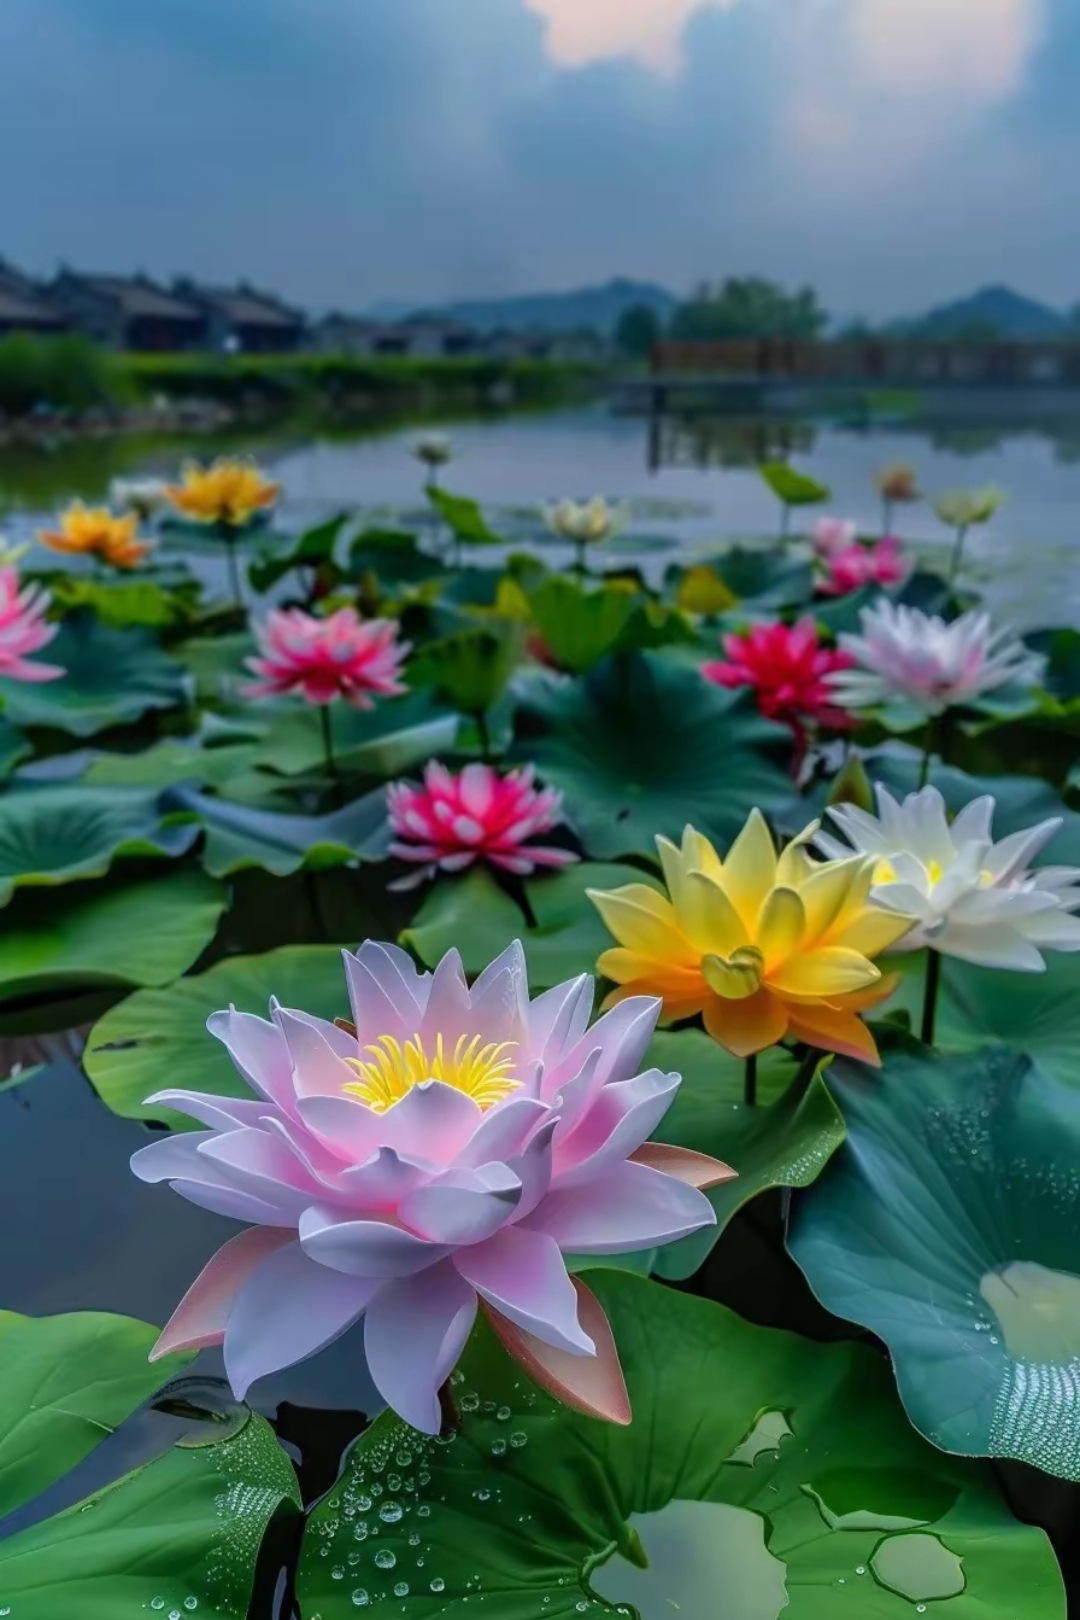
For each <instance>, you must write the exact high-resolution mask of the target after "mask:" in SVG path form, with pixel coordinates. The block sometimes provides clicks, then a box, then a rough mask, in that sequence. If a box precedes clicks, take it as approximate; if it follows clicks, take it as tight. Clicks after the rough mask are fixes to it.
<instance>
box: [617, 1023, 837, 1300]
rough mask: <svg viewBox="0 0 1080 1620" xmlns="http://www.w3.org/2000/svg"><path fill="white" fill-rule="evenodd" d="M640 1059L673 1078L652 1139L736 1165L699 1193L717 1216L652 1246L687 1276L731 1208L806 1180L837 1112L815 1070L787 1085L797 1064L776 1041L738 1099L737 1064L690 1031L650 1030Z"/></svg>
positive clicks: (741, 1068)
mask: <svg viewBox="0 0 1080 1620" xmlns="http://www.w3.org/2000/svg"><path fill="white" fill-rule="evenodd" d="M645 1061H646V1063H647V1064H648V1065H649V1066H650V1067H655V1068H658V1069H663V1070H665V1071H673V1072H675V1073H677V1074H681V1075H682V1077H683V1082H682V1085H681V1086H680V1087H679V1090H678V1091H677V1092H676V1094H675V1101H674V1103H673V1104H672V1106H671V1108H670V1109H669V1110H668V1113H667V1114H666V1115H665V1117H664V1119H663V1120H662V1121H661V1123H660V1125H659V1127H658V1128H657V1131H656V1135H657V1138H658V1139H659V1140H660V1141H662V1142H670V1143H672V1144H673V1145H674V1146H676V1147H686V1148H692V1149H694V1151H695V1152H697V1153H707V1154H709V1155H711V1157H713V1158H715V1159H720V1160H721V1161H722V1162H723V1163H724V1164H730V1165H731V1167H732V1169H734V1170H737V1171H738V1172H739V1176H738V1180H737V1181H729V1182H725V1183H724V1185H723V1186H721V1187H716V1188H714V1189H713V1191H712V1192H710V1193H709V1195H708V1196H709V1202H710V1203H711V1204H712V1206H713V1208H714V1209H715V1211H716V1217H717V1224H716V1226H714V1227H707V1228H706V1229H705V1230H704V1231H702V1232H697V1233H695V1234H694V1235H693V1236H692V1237H688V1238H684V1239H683V1240H682V1241H681V1242H680V1243H673V1244H671V1245H669V1246H668V1247H667V1248H664V1249H659V1250H657V1251H656V1257H655V1260H654V1262H653V1267H652V1269H653V1271H654V1272H655V1273H656V1275H657V1276H659V1277H665V1278H668V1279H669V1280H673V1281H681V1280H682V1279H684V1278H686V1277H691V1276H693V1274H694V1272H695V1271H697V1269H698V1267H699V1266H701V1265H702V1264H703V1263H704V1261H705V1260H706V1258H707V1257H708V1255H709V1253H710V1252H711V1250H712V1249H713V1247H714V1245H715V1244H716V1242H717V1240H718V1239H719V1237H720V1236H721V1234H722V1232H723V1230H724V1228H725V1227H726V1225H727V1223H728V1222H729V1221H730V1220H731V1218H732V1216H733V1215H735V1214H736V1213H737V1211H738V1210H740V1209H742V1208H743V1206H744V1205H745V1204H748V1203H749V1202H750V1200H751V1199H752V1198H756V1197H757V1196H758V1194H759V1193H762V1192H764V1191H766V1189H768V1188H770V1187H809V1186H810V1184H811V1183H812V1182H813V1181H815V1180H816V1179H817V1177H818V1176H819V1175H820V1174H821V1172H822V1171H823V1170H824V1168H825V1166H826V1164H827V1163H828V1162H829V1159H830V1158H831V1157H832V1155H833V1154H834V1153H835V1152H836V1150H837V1148H838V1147H839V1146H840V1145H841V1143H842V1142H843V1140H844V1121H843V1119H842V1117H841V1115H840V1111H839V1109H838V1108H837V1106H836V1104H835V1103H834V1102H833V1100H832V1097H831V1096H830V1095H829V1090H828V1087H827V1086H826V1085H825V1083H824V1081H823V1080H822V1079H821V1078H820V1076H815V1077H814V1078H813V1079H812V1080H811V1081H810V1082H809V1083H808V1084H805V1085H800V1086H798V1087H793V1086H792V1080H793V1079H794V1077H795V1073H796V1069H797V1067H798V1066H797V1064H796V1063H795V1062H794V1060H793V1059H792V1058H789V1057H788V1055H787V1053H786V1052H783V1051H782V1050H781V1049H780V1048H779V1047H776V1048H774V1049H773V1051H771V1052H767V1053H765V1054H763V1056H762V1058H761V1060H760V1063H759V1066H758V1102H757V1105H756V1106H755V1107H752V1108H748V1107H747V1106H746V1103H745V1102H744V1100H743V1088H744V1081H745V1067H746V1066H745V1064H744V1063H742V1062H741V1061H740V1060H739V1059H738V1058H733V1057H731V1056H730V1054H729V1053H727V1052H725V1051H724V1050H723V1048H722V1047H719V1046H717V1044H716V1042H715V1041H713V1040H710V1038H709V1037H708V1036H707V1035H705V1034H703V1033H701V1032H700V1031H698V1030H685V1031H680V1033H678V1034H659V1035H656V1036H655V1037H654V1038H653V1043H652V1046H651V1047H650V1048H649V1052H648V1054H647V1057H646V1060H645Z"/></svg>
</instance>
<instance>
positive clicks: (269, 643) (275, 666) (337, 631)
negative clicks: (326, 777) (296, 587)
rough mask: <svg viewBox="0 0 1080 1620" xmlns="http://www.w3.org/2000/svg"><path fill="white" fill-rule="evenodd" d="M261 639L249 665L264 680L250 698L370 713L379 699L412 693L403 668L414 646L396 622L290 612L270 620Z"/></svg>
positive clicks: (346, 612) (343, 612)
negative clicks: (293, 697) (337, 705)
mask: <svg viewBox="0 0 1080 1620" xmlns="http://www.w3.org/2000/svg"><path fill="white" fill-rule="evenodd" d="M256 634H257V636H258V640H259V657H257V658H250V659H248V668H249V669H250V670H251V671H252V672H253V674H255V675H257V676H258V677H259V678H258V680H257V681H255V682H254V683H253V684H251V685H250V686H248V687H247V689H246V695H247V696H248V697H286V696H289V695H290V694H294V693H296V694H299V695H300V696H301V697H304V698H306V699H307V701H308V702H309V703H315V704H328V703H334V702H335V701H337V700H338V699H340V700H341V701H343V702H345V703H349V704H351V705H352V706H353V708H356V709H370V708H371V707H372V705H373V703H374V700H375V698H376V697H396V696H397V695H399V694H400V693H402V692H404V691H406V690H407V688H406V686H405V684H404V682H403V681H402V680H401V666H402V664H403V663H404V661H405V659H406V658H407V656H408V653H409V646H408V643H407V642H403V641H401V640H399V637H398V627H397V624H396V623H395V622H394V621H392V620H389V619H361V618H360V616H359V614H358V613H357V612H356V611H355V609H354V608H339V610H338V611H337V612H336V613H331V614H330V615H329V616H328V617H327V618H325V619H318V618H315V617H314V616H313V615H312V614H310V613H305V612H304V611H303V609H302V608H285V609H280V610H278V611H276V612H273V613H271V614H269V615H268V617H267V620H266V623H265V624H264V625H263V626H262V628H261V629H259V630H257V632H256Z"/></svg>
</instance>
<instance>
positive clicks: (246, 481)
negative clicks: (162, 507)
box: [165, 456, 281, 529]
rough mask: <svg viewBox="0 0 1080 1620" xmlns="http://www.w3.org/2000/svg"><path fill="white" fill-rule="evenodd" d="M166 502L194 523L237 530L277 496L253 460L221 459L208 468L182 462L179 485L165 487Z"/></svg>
mask: <svg viewBox="0 0 1080 1620" xmlns="http://www.w3.org/2000/svg"><path fill="white" fill-rule="evenodd" d="M165 494H166V497H167V498H168V500H169V501H170V502H171V503H172V505H173V506H174V507H175V508H176V510H177V511H178V512H180V513H182V514H183V516H184V517H187V518H191V519H192V520H193V521H194V522H196V523H222V524H226V525H227V526H228V527H229V528H231V529H240V528H243V526H244V525H245V524H246V523H250V521H251V519H252V518H253V517H254V516H255V514H256V513H257V512H265V511H267V510H268V509H269V508H270V507H271V506H273V505H274V503H275V501H276V500H277V498H278V496H279V495H280V494H281V485H280V484H275V483H273V482H272V481H271V480H270V479H269V478H266V477H265V476H264V475H263V473H262V472H261V471H260V470H259V468H258V467H257V466H256V465H255V463H254V462H253V461H250V460H245V459H242V458H238V457H235V456H222V457H220V458H219V459H218V460H217V461H215V462H214V463H213V465H212V466H210V467H202V466H200V465H199V464H198V462H194V461H189V462H185V464H184V467H183V482H182V483H180V484H168V485H166V489H165Z"/></svg>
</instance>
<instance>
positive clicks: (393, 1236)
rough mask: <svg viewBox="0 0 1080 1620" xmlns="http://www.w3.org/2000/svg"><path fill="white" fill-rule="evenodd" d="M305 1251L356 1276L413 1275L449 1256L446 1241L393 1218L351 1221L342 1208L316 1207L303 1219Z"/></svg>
mask: <svg viewBox="0 0 1080 1620" xmlns="http://www.w3.org/2000/svg"><path fill="white" fill-rule="evenodd" d="M300 1241H301V1243H302V1244H303V1246H304V1252H305V1254H308V1255H310V1257H311V1258H312V1260H317V1261H318V1263H319V1265H320V1266H327V1267H329V1268H330V1269H331V1270H332V1271H342V1272H345V1273H347V1274H348V1275H349V1276H352V1277H377V1278H379V1279H380V1280H382V1279H385V1278H387V1277H411V1276H412V1275H413V1273H414V1272H417V1271H423V1270H425V1269H426V1267H428V1266H433V1265H434V1264H435V1262H436V1261H437V1260H442V1259H444V1258H445V1256H446V1253H447V1248H446V1245H445V1244H437V1243H429V1242H428V1241H427V1240H426V1238H422V1237H417V1236H416V1235H415V1233H413V1232H406V1231H405V1230H404V1228H403V1227H400V1226H394V1225H393V1224H392V1223H391V1222H390V1221H380V1220H368V1221H364V1220H360V1221H356V1220H349V1219H347V1218H343V1217H342V1215H341V1213H340V1211H337V1210H332V1209H327V1208H325V1207H315V1208H312V1209H309V1210H307V1211H305V1213H304V1215H303V1216H302V1217H301V1220H300Z"/></svg>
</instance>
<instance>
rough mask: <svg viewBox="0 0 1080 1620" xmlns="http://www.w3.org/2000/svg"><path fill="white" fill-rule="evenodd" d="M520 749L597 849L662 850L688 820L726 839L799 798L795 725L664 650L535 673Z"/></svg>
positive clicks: (521, 718)
mask: <svg viewBox="0 0 1080 1620" xmlns="http://www.w3.org/2000/svg"><path fill="white" fill-rule="evenodd" d="M516 728H517V734H518V741H517V743H516V745H515V749H514V753H515V755H516V757H517V758H518V759H521V760H526V761H530V762H532V763H534V764H535V765H536V766H537V768H538V769H539V771H540V773H541V775H542V776H543V777H544V778H545V780H546V781H548V782H549V783H551V784H552V785H553V786H555V787H557V788H561V789H562V791H563V792H564V793H565V795H566V815H567V820H568V821H569V823H570V825H571V826H572V827H573V828H574V830H575V832H577V834H578V836H579V837H580V839H581V842H582V844H583V845H584V847H585V850H586V851H587V853H588V854H589V855H591V856H593V857H594V858H595V859H597V860H610V859H614V858H616V857H619V856H622V855H629V854H649V855H652V854H654V853H655V848H654V839H655V838H656V835H657V834H658V833H665V834H666V835H667V836H668V837H669V838H674V839H678V838H680V837H681V835H682V831H683V828H684V827H685V826H686V824H687V823H688V822H690V823H692V824H693V825H694V826H695V827H696V828H697V829H698V831H699V832H702V833H705V834H706V835H707V836H708V837H710V838H712V839H715V840H717V841H718V842H719V843H720V844H722V845H726V844H727V843H729V842H730V841H731V840H732V839H733V838H734V837H735V836H736V834H737V833H738V832H739V830H740V829H741V827H742V825H743V823H744V822H745V820H746V817H747V816H748V815H749V813H750V811H751V810H752V809H754V807H755V806H758V807H760V808H761V809H763V810H764V811H766V813H768V812H769V811H771V810H774V809H776V808H778V807H779V806H780V805H782V804H783V803H785V802H786V801H788V800H790V798H791V778H790V776H789V775H788V774H787V771H786V770H785V764H786V762H787V760H788V759H789V758H790V756H791V733H790V732H789V731H787V730H786V729H785V728H784V727H782V726H777V725H774V724H773V723H772V722H771V721H769V720H763V719H762V718H761V716H760V715H759V714H758V712H757V710H756V708H755V707H754V704H753V701H752V699H751V698H749V697H748V696H747V695H745V694H733V693H730V692H725V691H723V690H721V688H719V687H718V686H715V685H713V683H712V682H710V681H707V680H705V678H704V677H703V676H702V675H700V674H699V673H698V672H697V671H696V670H694V669H686V668H683V667H682V666H681V665H679V664H677V663H676V662H675V661H674V660H673V659H669V658H665V657H664V656H663V655H661V654H657V653H636V654H632V655H628V656H621V657H617V658H612V659H609V660H608V661H607V662H606V663H604V664H601V665H599V666H598V668H596V669H595V670H593V672H592V673H591V674H590V675H588V676H586V677H585V678H584V679H580V680H574V681H567V680H563V679H559V678H557V677H543V678H540V679H539V680H537V681H535V682H532V683H530V685H529V687H528V688H527V689H526V691H525V693H524V695H523V699H522V703H521V705H520V707H519V709H518V712H517V717H516Z"/></svg>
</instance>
